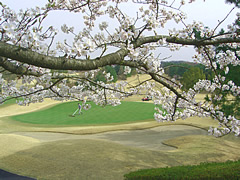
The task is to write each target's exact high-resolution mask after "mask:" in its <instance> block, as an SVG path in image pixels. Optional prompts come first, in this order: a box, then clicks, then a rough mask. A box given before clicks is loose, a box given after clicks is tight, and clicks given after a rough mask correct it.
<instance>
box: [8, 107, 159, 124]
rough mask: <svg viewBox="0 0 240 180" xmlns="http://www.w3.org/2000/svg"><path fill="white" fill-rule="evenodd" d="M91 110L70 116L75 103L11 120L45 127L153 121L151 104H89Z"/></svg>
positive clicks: (18, 116)
mask: <svg viewBox="0 0 240 180" xmlns="http://www.w3.org/2000/svg"><path fill="white" fill-rule="evenodd" d="M91 105H92V108H91V109H89V110H88V111H85V110H83V114H81V115H78V114H76V115H75V117H72V116H71V115H72V114H73V112H74V111H75V110H76V109H77V107H78V106H77V102H68V103H62V104H58V105H56V106H53V107H51V108H48V109H45V110H41V111H37V112H32V113H27V114H22V115H17V116H13V117H12V119H13V120H15V121H20V122H23V123H31V124H47V125H96V124H111V123H126V122H136V121H146V120H153V114H154V107H155V105H154V104H152V103H144V102H122V104H121V105H119V106H116V107H113V106H105V107H100V106H97V105H95V104H93V103H91Z"/></svg>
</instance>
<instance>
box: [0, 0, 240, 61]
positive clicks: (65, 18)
mask: <svg viewBox="0 0 240 180" xmlns="http://www.w3.org/2000/svg"><path fill="white" fill-rule="evenodd" d="M188 1H189V0H186V2H187V3H186V4H187V5H185V6H183V7H182V9H181V10H182V11H184V12H185V13H187V16H188V19H187V20H186V21H185V22H186V23H191V22H192V21H193V20H196V21H201V22H203V23H204V25H205V26H208V27H211V28H214V27H216V25H217V24H218V22H219V21H221V20H223V19H224V17H225V16H226V15H227V14H228V12H229V11H230V10H231V9H232V7H233V5H229V4H225V0H205V2H204V1H203V0H196V2H194V3H191V4H188ZM1 2H2V3H4V4H6V5H8V6H9V7H10V8H12V9H14V10H16V11H17V10H18V9H20V8H23V9H24V8H30V7H33V6H36V5H37V6H40V7H41V6H43V5H44V4H45V3H46V2H47V0H2V1H1ZM123 7H124V9H125V12H130V13H133V15H135V14H136V13H135V11H136V10H135V9H134V8H135V7H134V6H133V5H132V3H129V2H128V3H127V4H125V5H124V4H123ZM237 12H239V9H237V8H236V9H235V10H234V11H233V12H232V14H231V15H230V16H229V17H228V19H227V20H226V22H224V23H223V24H222V25H221V26H220V27H223V28H226V26H227V24H229V23H231V22H233V20H234V19H235V17H236V16H235V15H236V13H237ZM64 23H66V24H70V25H72V26H76V28H79V30H80V29H81V27H83V23H82V21H81V19H79V16H78V15H77V14H75V15H69V14H67V13H66V12H65V13H64V14H61V15H60V14H58V13H56V14H53V13H52V14H50V16H49V17H48V20H47V22H46V24H48V25H55V26H57V27H59V28H60V26H61V25H62V24H64ZM110 26H111V25H110ZM173 27H175V28H182V26H181V25H176V24H175V23H168V24H167V26H166V28H165V29H164V30H162V31H161V32H162V33H164V34H166V33H167V30H168V29H171V28H173ZM219 30H220V29H219ZM60 39H61V38H60ZM162 54H163V56H162V58H164V56H169V54H171V55H172V58H171V60H191V57H192V55H194V51H193V49H189V48H183V49H182V50H181V51H179V52H174V53H173V52H170V51H168V50H164V51H163V52H162Z"/></svg>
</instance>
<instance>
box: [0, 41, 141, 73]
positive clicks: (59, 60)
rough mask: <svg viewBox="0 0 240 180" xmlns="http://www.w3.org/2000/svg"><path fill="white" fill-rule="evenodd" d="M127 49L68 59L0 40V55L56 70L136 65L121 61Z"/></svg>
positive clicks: (135, 64)
mask: <svg viewBox="0 0 240 180" xmlns="http://www.w3.org/2000/svg"><path fill="white" fill-rule="evenodd" d="M127 54H128V50H127V49H123V48H122V49H120V50H118V51H116V52H114V53H111V54H108V55H105V56H103V57H101V58H96V59H92V60H83V59H68V58H64V57H52V56H46V55H42V54H39V53H37V52H34V51H31V50H30V49H26V48H22V47H19V46H15V45H11V44H7V43H5V42H0V56H1V57H6V58H10V59H12V60H16V61H19V62H22V63H27V64H30V65H34V66H37V67H42V68H48V69H57V70H82V71H84V70H94V69H98V68H99V67H104V66H106V65H113V64H119V65H126V66H131V67H137V66H138V64H137V63H136V62H131V61H123V60H124V57H125V56H127Z"/></svg>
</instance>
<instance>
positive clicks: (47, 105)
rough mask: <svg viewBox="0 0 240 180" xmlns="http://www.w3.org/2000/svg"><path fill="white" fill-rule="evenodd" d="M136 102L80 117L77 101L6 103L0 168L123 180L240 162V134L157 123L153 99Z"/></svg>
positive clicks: (200, 124) (0, 116) (39, 175)
mask: <svg viewBox="0 0 240 180" xmlns="http://www.w3.org/2000/svg"><path fill="white" fill-rule="evenodd" d="M144 78H145V79H147V77H144ZM130 80H131V79H130ZM130 80H129V81H130ZM131 82H133V83H134V79H132V80H131ZM204 96H205V95H203V94H202V95H200V96H198V97H197V100H198V101H199V100H202V99H203V98H204ZM141 99H142V96H132V97H129V98H127V99H125V100H124V101H122V102H121V105H119V106H115V107H114V106H104V107H101V106H96V105H95V104H93V103H91V102H87V103H88V104H90V105H91V108H90V109H88V110H85V109H84V108H83V109H82V113H81V114H79V113H78V103H80V104H81V105H82V102H77V101H70V102H58V101H53V100H50V99H45V100H44V102H42V103H35V104H31V105H29V106H18V105H17V104H14V101H9V102H8V103H6V104H4V105H3V106H1V107H0V144H1V148H0V169H2V170H4V171H8V172H11V173H14V174H17V175H21V176H27V177H30V178H33V179H43V180H54V179H84V180H85V179H91V180H95V179H96V180H99V179H100V180H101V179H103V180H112V179H114V180H115V179H116V180H118V179H119V180H120V179H123V178H124V177H123V176H124V174H127V173H129V172H132V171H136V170H139V169H149V168H161V167H166V166H168V167H171V166H179V165H197V164H200V163H201V162H225V161H227V160H233V161H235V160H239V157H240V151H239V145H240V140H239V138H238V137H235V136H234V135H228V136H224V137H222V138H215V137H213V136H209V135H208V133H207V130H208V128H209V126H215V127H216V126H218V123H217V122H216V121H214V120H212V119H211V118H198V117H192V118H188V119H186V120H177V121H176V122H174V123H172V122H165V123H158V122H156V121H155V120H154V119H153V114H154V112H155V111H154V107H155V105H154V104H153V101H147V102H143V101H141ZM159 108H161V107H159ZM219 150H221V151H219Z"/></svg>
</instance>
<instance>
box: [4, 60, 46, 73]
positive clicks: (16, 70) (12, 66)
mask: <svg viewBox="0 0 240 180" xmlns="http://www.w3.org/2000/svg"><path fill="white" fill-rule="evenodd" d="M0 66H1V67H3V68H4V69H5V70H7V71H9V72H11V73H14V74H18V75H31V76H37V77H38V76H41V75H42V74H41V73H40V72H33V71H30V70H29V69H27V68H26V67H24V66H17V65H16V64H13V63H11V62H10V61H8V60H7V59H6V58H2V57H0Z"/></svg>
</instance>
